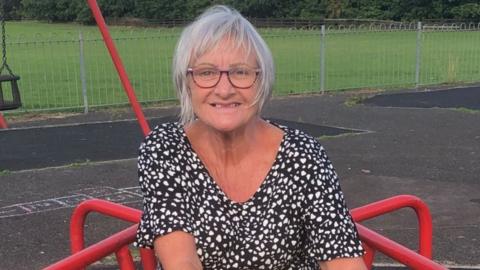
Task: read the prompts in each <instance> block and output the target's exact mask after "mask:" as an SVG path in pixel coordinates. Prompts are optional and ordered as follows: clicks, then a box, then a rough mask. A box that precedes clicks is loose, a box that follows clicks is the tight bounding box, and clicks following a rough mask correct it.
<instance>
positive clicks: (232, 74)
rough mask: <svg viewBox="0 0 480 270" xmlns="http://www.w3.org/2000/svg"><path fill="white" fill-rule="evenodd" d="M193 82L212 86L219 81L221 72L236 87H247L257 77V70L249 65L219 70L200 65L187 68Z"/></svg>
mask: <svg viewBox="0 0 480 270" xmlns="http://www.w3.org/2000/svg"><path fill="white" fill-rule="evenodd" d="M189 72H191V74H192V76H193V80H194V82H195V83H196V84H197V85H198V86H199V87H202V88H210V87H214V86H215V85H217V84H218V82H219V81H220V77H221V75H222V73H226V74H227V76H228V80H229V81H230V83H231V84H232V85H233V86H234V87H237V88H249V87H251V86H252V85H253V84H254V83H255V80H256V79H257V74H258V71H257V70H256V69H253V68H250V67H234V68H231V69H229V70H219V69H217V68H215V67H200V68H193V69H189Z"/></svg>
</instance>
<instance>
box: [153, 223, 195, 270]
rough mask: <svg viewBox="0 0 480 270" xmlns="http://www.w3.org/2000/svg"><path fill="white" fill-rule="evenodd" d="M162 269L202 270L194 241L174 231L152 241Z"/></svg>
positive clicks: (183, 233) (191, 237)
mask: <svg viewBox="0 0 480 270" xmlns="http://www.w3.org/2000/svg"><path fill="white" fill-rule="evenodd" d="M153 245H154V247H155V253H156V254H157V256H158V258H159V260H160V263H161V264H162V268H163V269H165V270H202V263H201V262H200V259H199V258H198V255H197V248H196V246H195V239H194V238H193V236H192V235H190V234H189V233H186V232H183V231H175V232H172V233H169V234H167V235H164V236H160V237H158V238H157V239H155V241H154V244H153Z"/></svg>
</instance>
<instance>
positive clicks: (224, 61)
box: [188, 39, 258, 132]
mask: <svg viewBox="0 0 480 270" xmlns="http://www.w3.org/2000/svg"><path fill="white" fill-rule="evenodd" d="M245 67H247V68H250V69H252V70H256V69H257V68H258V67H257V61H256V58H255V55H254V54H253V53H250V54H247V51H246V50H245V49H244V48H243V47H242V46H240V47H238V46H235V44H233V43H232V41H230V40H229V39H223V40H222V41H221V42H219V44H218V45H217V46H216V47H214V48H213V49H212V50H210V51H208V52H206V53H205V54H203V55H202V56H200V57H199V58H197V59H196V60H195V61H194V62H193V63H191V65H190V68H193V70H194V71H198V70H200V71H203V70H205V71H206V72H203V73H200V74H199V73H197V75H198V76H201V75H202V74H204V75H205V76H207V75H208V74H209V72H211V70H212V68H213V69H214V70H215V69H218V70H220V71H226V70H232V69H233V70H236V69H237V68H240V69H239V70H240V71H238V72H239V73H238V74H240V75H241V74H243V71H242V68H245ZM195 78H198V77H195ZM231 79H232V78H231ZM196 81H197V83H198V82H199V81H198V80H196ZM233 81H234V83H235V80H233ZM256 82H257V80H255V83H253V84H252V85H251V86H250V87H248V88H238V87H236V86H234V85H232V83H231V82H230V81H229V79H228V77H227V73H226V72H222V73H220V80H219V81H218V83H217V84H216V85H214V86H213V87H209V88H203V87H200V86H198V85H197V83H196V82H195V81H194V80H193V76H192V73H190V74H189V75H188V83H189V87H190V90H191V98H192V105H193V110H194V113H195V115H196V116H197V117H198V119H199V120H200V121H202V122H203V123H204V124H206V125H207V126H209V127H211V128H213V129H215V130H217V131H221V132H232V131H235V130H237V129H239V128H242V127H244V126H246V125H247V124H248V123H250V121H252V120H253V119H255V116H256V115H257V111H258V105H257V104H253V103H254V100H255V96H256V94H257V83H256ZM237 86H238V85H237Z"/></svg>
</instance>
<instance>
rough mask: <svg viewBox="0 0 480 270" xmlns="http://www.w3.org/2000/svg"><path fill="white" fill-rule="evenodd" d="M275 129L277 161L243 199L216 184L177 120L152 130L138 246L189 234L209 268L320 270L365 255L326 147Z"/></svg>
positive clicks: (143, 167)
mask: <svg viewBox="0 0 480 270" xmlns="http://www.w3.org/2000/svg"><path fill="white" fill-rule="evenodd" d="M272 124H275V123H272ZM275 125H276V124H275ZM277 126H278V127H279V128H281V129H282V130H283V131H284V137H283V139H282V142H281V144H280V147H279V149H278V153H277V156H276V159H275V161H274V164H273V166H272V167H271V169H270V171H269V172H268V175H267V176H266V178H265V179H264V181H263V183H262V184H261V186H260V187H259V188H258V190H257V191H256V193H255V194H254V195H253V196H252V197H251V198H250V199H249V200H248V201H246V202H243V203H237V202H234V201H232V200H230V199H229V198H228V197H227V196H226V194H225V193H223V191H222V190H221V189H220V187H219V186H218V185H217V184H216V183H215V182H214V180H213V179H212V177H211V176H210V175H209V173H208V171H207V170H206V168H205V166H204V165H203V164H202V162H201V160H200V159H199V157H198V156H197V154H196V153H195V151H194V150H193V148H192V146H191V144H190V142H189V141H188V138H187V137H186V135H185V132H184V130H183V127H182V126H181V125H180V124H179V123H167V124H163V125H161V126H159V127H157V128H155V130H153V131H152V132H151V133H150V134H149V136H147V138H146V139H145V141H144V142H143V143H142V145H141V146H140V155H139V158H138V173H139V180H140V186H141V189H142V192H143V195H144V201H143V206H144V213H143V216H142V219H141V222H140V225H139V227H138V231H137V239H136V242H135V246H137V247H147V248H151V247H152V246H153V240H154V238H155V237H157V236H161V235H165V234H168V233H170V232H172V231H177V230H181V231H185V232H188V233H190V234H192V235H193V236H194V238H195V243H196V246H197V254H198V256H199V258H200V260H201V262H202V264H203V269H206V270H207V269H221V270H223V269H292V270H294V269H295V270H298V269H308V270H310V269H311V270H314V269H315V270H318V269H319V268H320V267H319V264H318V261H325V260H331V259H334V258H341V257H358V256H362V255H363V249H362V246H361V243H360V240H359V239H358V233H357V231H356V228H355V226H354V224H353V222H352V219H351V217H350V214H349V212H348V209H347V207H346V205H345V201H344V198H343V194H342V192H341V190H340V186H339V184H338V178H337V175H336V173H335V171H334V169H333V166H332V164H331V163H330V161H329V160H328V158H327V156H326V154H325V151H324V149H323V147H322V146H321V145H320V144H319V143H318V142H317V141H316V140H315V139H314V138H313V137H310V136H308V135H306V134H304V133H303V132H301V131H299V130H296V129H290V128H288V127H284V126H279V125H277Z"/></svg>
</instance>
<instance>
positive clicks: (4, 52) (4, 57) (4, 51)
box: [0, 3, 14, 76]
mask: <svg viewBox="0 0 480 270" xmlns="http://www.w3.org/2000/svg"><path fill="white" fill-rule="evenodd" d="M1 12H2V14H1V16H2V18H1V20H2V66H1V67H0V75H1V74H2V71H3V69H4V68H6V69H7V71H8V73H10V75H11V76H14V75H13V72H12V70H11V69H10V67H9V66H8V64H7V42H6V40H5V36H6V35H5V3H2V8H1Z"/></svg>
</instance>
